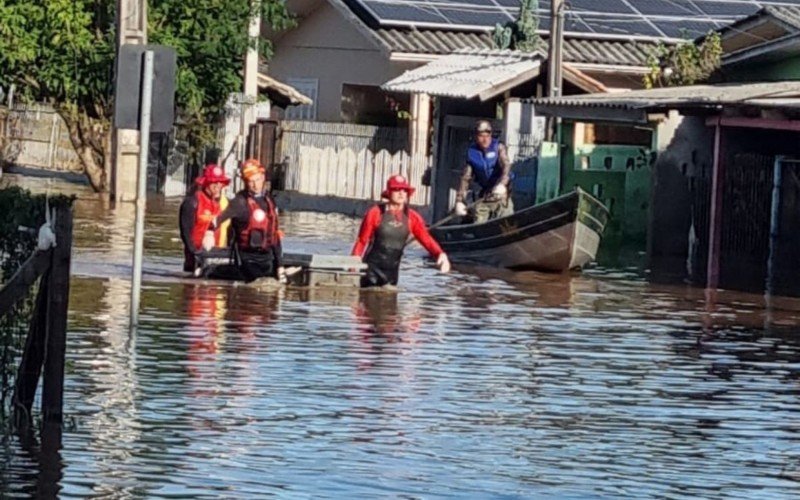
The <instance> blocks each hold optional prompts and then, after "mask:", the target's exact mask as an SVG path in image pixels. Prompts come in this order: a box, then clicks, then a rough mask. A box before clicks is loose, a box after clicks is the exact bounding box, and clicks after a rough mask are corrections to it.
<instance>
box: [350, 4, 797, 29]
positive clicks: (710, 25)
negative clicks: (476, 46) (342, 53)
mask: <svg viewBox="0 0 800 500" xmlns="http://www.w3.org/2000/svg"><path fill="white" fill-rule="evenodd" d="M345 2H347V3H348V4H349V5H350V6H351V7H353V8H355V9H357V10H358V11H359V12H362V13H365V14H366V15H367V16H368V17H370V18H371V22H372V23H373V24H376V25H379V26H387V27H389V26H395V27H399V26H406V27H411V26H415V27H419V28H425V27H429V28H440V29H448V28H449V29H467V30H487V29H492V28H494V26H495V25H496V24H498V23H500V24H504V23H506V22H508V21H511V20H513V19H515V18H516V16H517V12H518V9H519V0H345ZM565 2H566V8H567V10H566V21H565V30H566V33H567V34H568V35H573V36H581V35H584V36H604V37H606V36H607V37H612V38H630V37H647V38H684V37H696V36H699V35H703V34H705V33H707V32H708V31H709V30H713V29H718V28H721V27H723V26H725V25H727V24H730V23H731V22H733V21H735V20H737V19H740V18H742V17H745V16H748V15H751V14H754V13H755V12H757V11H758V10H759V9H760V8H761V7H762V6H765V5H795V6H800V0H565ZM538 14H539V28H540V29H541V30H547V29H549V26H550V19H549V18H550V1H549V0H540V1H539V12H538Z"/></svg>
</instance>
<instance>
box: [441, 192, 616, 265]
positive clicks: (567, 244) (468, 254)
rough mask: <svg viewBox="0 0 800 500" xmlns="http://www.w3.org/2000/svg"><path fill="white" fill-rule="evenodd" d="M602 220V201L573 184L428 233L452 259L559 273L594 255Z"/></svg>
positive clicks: (604, 217)
mask: <svg viewBox="0 0 800 500" xmlns="http://www.w3.org/2000/svg"><path fill="white" fill-rule="evenodd" d="M607 222H608V210H607V209H606V208H605V207H604V206H603V205H602V203H600V202H599V201H597V200H596V199H595V198H593V197H592V196H590V195H589V194H588V193H586V192H584V191H582V190H580V189H577V190H576V191H574V192H572V193H569V194H567V195H565V196H561V197H559V198H556V199H554V200H552V201H549V202H546V203H542V204H540V205H536V206H533V207H530V208H526V209H524V210H522V211H519V212H517V213H515V214H513V215H510V216H508V217H502V218H500V219H495V220H491V221H489V222H485V223H483V224H470V225H460V226H444V227H441V228H436V229H433V230H432V234H433V236H434V237H435V238H436V239H437V240H438V241H439V243H440V244H441V245H442V248H443V249H444V251H445V252H447V254H448V255H449V256H450V259H451V260H452V261H453V262H456V263H459V262H461V263H469V264H479V265H485V266H492V267H503V268H509V269H520V270H523V269H525V270H538V271H548V272H563V271H567V270H570V269H575V268H582V267H583V266H585V265H586V264H588V263H589V262H591V261H593V260H594V259H595V257H596V256H597V251H598V248H599V246H600V239H601V236H602V234H603V230H604V229H605V225H606V223H607Z"/></svg>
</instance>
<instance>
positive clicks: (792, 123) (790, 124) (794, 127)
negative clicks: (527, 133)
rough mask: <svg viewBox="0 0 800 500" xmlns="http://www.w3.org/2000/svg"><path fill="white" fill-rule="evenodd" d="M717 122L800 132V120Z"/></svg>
mask: <svg viewBox="0 0 800 500" xmlns="http://www.w3.org/2000/svg"><path fill="white" fill-rule="evenodd" d="M537 110H538V108H537ZM717 124H719V126H721V127H742V128H760V129H767V130H791V131H793V132H800V121H798V120H772V119H768V118H743V117H736V116H723V117H712V118H708V119H707V120H706V125H707V126H709V127H715V126H717Z"/></svg>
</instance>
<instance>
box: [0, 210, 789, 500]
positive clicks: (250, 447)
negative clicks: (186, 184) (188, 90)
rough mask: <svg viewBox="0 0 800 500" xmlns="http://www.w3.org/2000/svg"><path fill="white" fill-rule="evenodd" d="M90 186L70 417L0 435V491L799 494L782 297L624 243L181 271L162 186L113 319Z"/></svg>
mask: <svg viewBox="0 0 800 500" xmlns="http://www.w3.org/2000/svg"><path fill="white" fill-rule="evenodd" d="M95 203H96V202H91V201H90V200H86V201H85V203H84V204H81V205H79V207H78V217H77V220H78V224H77V225H76V227H77V228H78V235H77V241H79V242H80V243H79V244H78V245H76V251H75V255H74V276H73V281H72V295H71V297H70V304H71V308H70V318H69V319H70V332H69V345H68V353H67V371H68V373H67V378H66V387H65V411H66V413H67V415H68V418H69V419H70V421H71V422H73V425H70V426H69V427H68V428H67V429H66V430H65V431H64V435H63V446H62V447H61V449H60V450H59V449H57V448H56V449H53V450H52V451H51V452H47V453H44V452H43V451H42V446H41V445H39V444H38V443H37V442H36V440H35V439H32V437H31V436H23V437H20V436H11V437H9V438H7V439H6V440H5V441H4V443H3V445H4V446H3V448H4V450H3V457H4V458H3V459H2V460H4V462H3V463H2V466H0V478H1V479H2V484H0V496H2V497H6V496H37V495H40V496H49V493H51V492H54V491H58V492H59V493H60V494H61V495H62V496H64V497H111V498H127V497H170V498H190V497H225V498H231V497H236V498H239V497H241V498H246V497H263V496H269V495H277V496H286V497H298V496H299V497H342V496H348V497H372V496H386V495H397V494H400V493H402V494H404V495H406V496H408V497H438V496H460V497H477V496H486V495H492V496H502V497H508V498H519V497H537V496H538V497H576V498H596V497H627V496H636V497H661V498H663V497H669V498H694V497H706V498H709V497H710V498H731V497H734V498H736V497H738V498H754V497H760V498H795V497H797V496H798V494H800V452H799V451H798V450H800V428H799V427H798V426H797V425H796V422H797V416H798V414H800V402H799V401H798V394H799V393H798V381H799V380H800V337H798V328H797V325H798V324H800V302H798V301H796V300H794V299H767V298H765V297H763V296H760V295H752V294H742V293H733V292H718V293H716V294H707V293H706V292H705V291H703V290H699V289H696V288H692V287H689V286H685V285H679V286H674V285H654V284H649V283H648V282H647V281H646V280H645V279H644V278H643V277H642V276H643V275H642V274H641V273H639V272H637V270H636V266H635V265H631V266H628V267H622V268H620V267H600V266H598V267H596V268H594V269H591V270H589V271H588V272H586V273H583V274H564V275H547V274H538V273H508V272H504V271H497V270H486V269H478V268H472V269H466V268H459V269H457V270H456V271H455V272H454V273H452V274H451V275H447V276H444V275H439V274H437V273H436V272H435V270H433V269H431V268H430V267H427V266H426V265H425V264H424V262H423V253H422V252H421V251H420V250H419V249H417V248H412V249H410V250H409V252H408V254H407V257H406V259H405V261H404V263H403V267H402V278H401V283H400V287H399V289H398V290H396V291H393V292H387V291H363V292H362V291H359V290H335V289H328V290H325V289H310V290H309V289H305V290H304V289H277V290H276V289H267V288H258V287H252V286H237V285H233V284H228V283H212V282H196V281H190V280H181V279H177V278H176V277H175V276H176V275H175V270H176V269H179V266H180V262H181V257H180V244H179V242H178V241H177V233H176V230H175V227H176V224H177V222H176V218H177V217H176V210H177V203H176V202H173V201H169V202H165V201H163V200H158V199H157V200H153V201H152V202H151V204H150V205H149V207H148V210H149V212H148V222H147V227H146V243H147V251H146V261H145V272H146V280H145V287H144V290H143V309H142V314H141V318H142V323H141V325H140V326H139V328H138V329H137V330H136V332H135V334H133V335H132V334H131V332H130V331H129V330H128V326H127V321H128V301H129V284H128V283H129V282H128V274H129V272H130V241H131V239H132V236H131V231H130V228H131V227H132V217H130V216H126V215H125V214H126V213H127V212H126V211H127V210H128V209H127V208H125V207H119V208H117V209H116V210H117V212H116V216H115V217H112V216H111V215H109V214H107V213H106V212H104V211H103V210H102V207H98V206H97V205H96V204H95ZM131 214H132V212H131ZM129 215H130V214H129ZM282 220H283V225H284V229H285V231H286V233H287V235H289V237H288V239H287V243H286V245H287V248H289V249H291V250H292V251H303V252H324V253H343V252H347V251H348V250H349V247H350V245H351V243H352V238H353V237H354V234H355V231H356V230H357V227H358V221H357V220H354V219H350V218H346V217H341V216H328V215H320V214H309V213H286V214H284V215H283V219H282ZM33 437H34V438H35V436H33ZM39 439H41V438H39Z"/></svg>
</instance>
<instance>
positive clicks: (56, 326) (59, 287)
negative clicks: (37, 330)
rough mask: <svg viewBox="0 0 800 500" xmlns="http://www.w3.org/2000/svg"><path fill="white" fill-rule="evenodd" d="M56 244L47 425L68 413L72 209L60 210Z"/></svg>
mask: <svg viewBox="0 0 800 500" xmlns="http://www.w3.org/2000/svg"><path fill="white" fill-rule="evenodd" d="M55 233H56V243H57V246H56V247H55V248H54V249H53V253H52V262H51V264H50V276H49V281H48V284H47V286H48V308H47V312H48V314H47V343H46V351H45V359H44V383H43V387H42V416H43V418H44V421H45V422H51V423H61V421H62V418H63V410H64V357H65V354H66V348H67V313H68V311H69V275H70V264H71V253H72V208H71V207H68V206H67V207H62V208H59V210H58V218H57V220H56V227H55Z"/></svg>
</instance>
